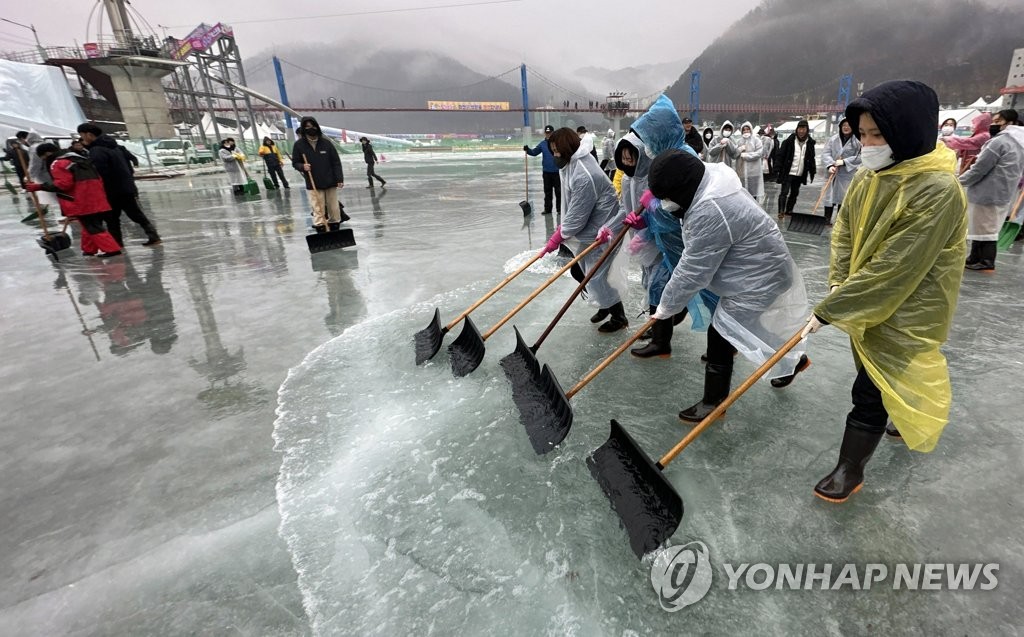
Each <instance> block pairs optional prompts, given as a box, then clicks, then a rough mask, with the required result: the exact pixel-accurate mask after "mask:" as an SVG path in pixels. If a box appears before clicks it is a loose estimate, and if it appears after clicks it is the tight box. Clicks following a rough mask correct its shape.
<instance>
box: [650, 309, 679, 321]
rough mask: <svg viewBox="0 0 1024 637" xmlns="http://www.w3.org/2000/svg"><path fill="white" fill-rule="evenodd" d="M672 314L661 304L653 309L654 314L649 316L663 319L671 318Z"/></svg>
mask: <svg viewBox="0 0 1024 637" xmlns="http://www.w3.org/2000/svg"><path fill="white" fill-rule="evenodd" d="M673 316H674V314H673V313H672V312H669V311H667V310H665V308H664V307H663V306H661V305H659V306H658V309H657V310H655V311H654V314H652V315H651V318H654V319H658V320H659V321H664V320H665V319H669V318H672V317H673Z"/></svg>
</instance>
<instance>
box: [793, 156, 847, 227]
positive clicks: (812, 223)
mask: <svg viewBox="0 0 1024 637" xmlns="http://www.w3.org/2000/svg"><path fill="white" fill-rule="evenodd" d="M836 170H837V171H838V170H839V169H838V168H837V169H836ZM835 177H836V174H835V173H832V174H831V175H829V176H828V180H827V181H826V182H825V187H824V188H822V189H821V194H820V195H818V201H817V202H815V204H814V208H812V209H811V214H809V215H808V214H804V213H802V212H794V213H793V215H792V216H791V217H790V218H789V231H790V232H804V233H807V234H821V232H822V231H823V230H824V229H825V224H826V223H827V222H828V221H830V220H829V219H826V218H825V215H821V216H820V217H819V216H818V215H817V214H815V213H817V212H818V206H820V205H821V201H822V200H823V199H824V198H825V193H827V192H828V189H829V186H831V185H832V180H833V179H835Z"/></svg>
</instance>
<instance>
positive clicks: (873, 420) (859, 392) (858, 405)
mask: <svg viewBox="0 0 1024 637" xmlns="http://www.w3.org/2000/svg"><path fill="white" fill-rule="evenodd" d="M850 395H851V397H852V398H853V409H851V410H850V414H849V415H848V416H847V419H846V423H847V424H848V425H850V426H852V427H856V428H857V429H863V430H864V431H869V432H871V433H882V432H883V431H885V424H886V423H887V422H888V421H889V413H888V412H887V411H885V405H883V404H882V392H881V390H879V389H878V388H877V387H875V384H874V383H873V382H871V377H870V376H868V373H867V371H866V370H865V369H864V368H863V367H862V368H861V370H860V371H859V372H857V379H856V380H855V381H853V389H852V390H850Z"/></svg>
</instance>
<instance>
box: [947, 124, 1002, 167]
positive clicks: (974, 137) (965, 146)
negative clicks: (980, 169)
mask: <svg viewBox="0 0 1024 637" xmlns="http://www.w3.org/2000/svg"><path fill="white" fill-rule="evenodd" d="M991 125H992V114H991V113H978V114H977V115H975V116H974V117H973V118H972V119H971V136H970V137H957V136H956V135H950V136H948V137H943V138H942V143H944V144H945V145H946V147H947V148H950V149H952V150H954V151H956V158H957V159H958V160H959V161H960V173H959V174H961V175H962V174H964V173H965V172H966V171H967V169H968V168H970V167H971V164H972V163H974V159H975V158H976V157H977V156H978V153H980V152H981V147H982V146H984V145H985V142H987V141H988V140H989V138H991V137H992V136H991V135H990V134H989V132H988V128H989V126H991Z"/></svg>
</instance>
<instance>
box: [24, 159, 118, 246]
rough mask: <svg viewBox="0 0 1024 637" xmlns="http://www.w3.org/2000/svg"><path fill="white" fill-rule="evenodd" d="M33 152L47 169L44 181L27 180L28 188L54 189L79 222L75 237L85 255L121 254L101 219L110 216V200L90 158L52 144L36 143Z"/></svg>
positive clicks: (66, 213) (68, 214)
mask: <svg viewBox="0 0 1024 637" xmlns="http://www.w3.org/2000/svg"><path fill="white" fill-rule="evenodd" d="M36 154H37V155H38V156H39V158H40V159H42V160H43V166H45V167H46V169H47V171H49V173H50V179H49V180H48V181H47V182H46V183H36V182H32V183H27V184H25V190H28V191H29V192H39V191H43V190H45V191H48V192H55V193H57V198H58V201H60V209H61V212H62V213H63V214H64V216H65V217H70V218H72V219H75V220H77V221H78V222H79V224H80V225H81V232H80V233H79V234H80V236H79V241H80V242H81V247H82V254H84V255H86V256H98V257H113V256H117V255H119V254H121V246H120V245H119V244H118V243H117V240H115V239H114V237H113V236H111V234H110V233H109V232H107V229H106V227H105V226H104V222H105V221H106V220H107V219H108V218H109V216H110V202H108V201H107V195H106V193H105V192H104V190H103V179H102V178H101V177H100V174H99V172H98V171H97V170H96V167H95V166H94V165H93V163H92V161H91V160H90V159H89V158H87V157H83V156H82V155H79V154H78V153H73V152H70V151H65V152H63V153H62V151H61V150H60V148H58V147H57V145H56V144H49V143H44V144H39V145H38V146H37V147H36Z"/></svg>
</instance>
